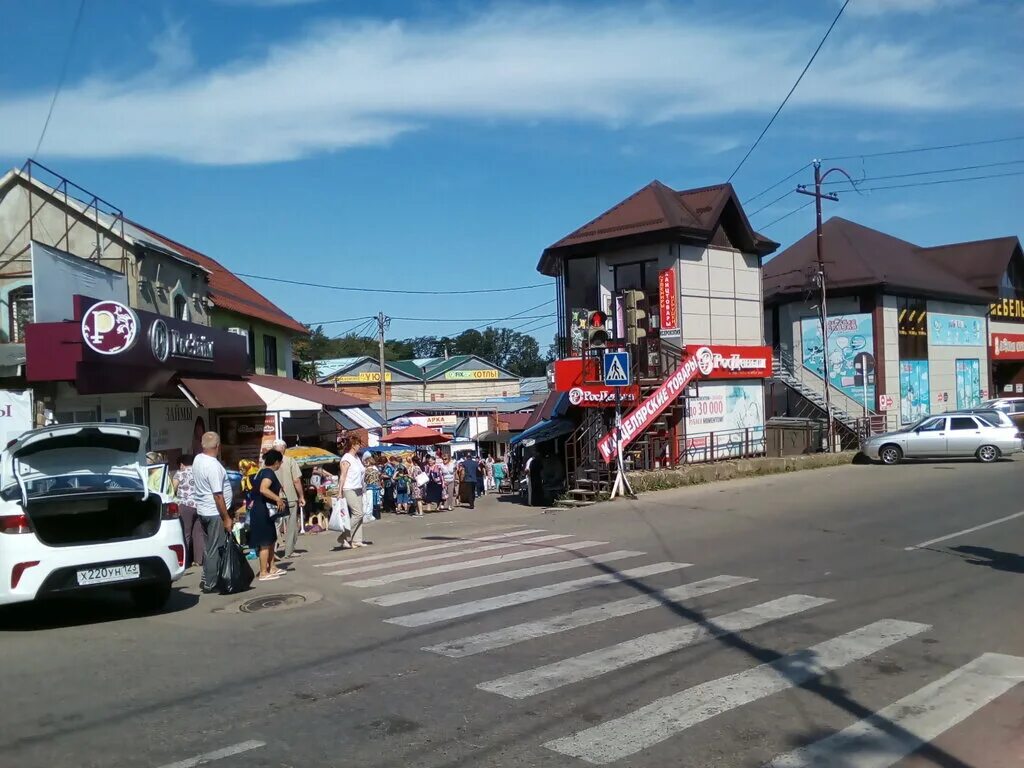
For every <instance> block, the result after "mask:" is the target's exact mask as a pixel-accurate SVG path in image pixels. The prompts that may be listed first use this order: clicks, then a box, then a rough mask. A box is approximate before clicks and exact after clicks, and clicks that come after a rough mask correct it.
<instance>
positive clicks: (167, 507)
mask: <svg viewBox="0 0 1024 768" xmlns="http://www.w3.org/2000/svg"><path fill="white" fill-rule="evenodd" d="M161 517H162V518H163V519H164V520H177V519H178V505H177V504H175V503H174V502H173V501H171V502H168V503H167V504H164V512H163V515H161Z"/></svg>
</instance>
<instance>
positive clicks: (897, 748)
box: [768, 653, 1024, 768]
mask: <svg viewBox="0 0 1024 768" xmlns="http://www.w3.org/2000/svg"><path fill="white" fill-rule="evenodd" d="M1021 681H1024V658H1020V657H1018V656H1004V655H1002V654H998V653H986V654H984V655H982V656H980V657H979V658H977V659H975V660H974V661H972V662H970V663H969V664H967V665H966V666H963V667H960V669H956V670H954V671H953V672H950V673H949V674H948V675H946V676H945V677H943V678H942V679H940V680H936V681H935V682H934V683H930V684H929V685H926V686H925V687H924V688H921V689H920V690H918V691H916V692H914V693H912V694H910V695H909V696H906V697H904V698H902V699H900V700H899V701H897V702H896V703H895V704H890V705H889V706H888V707H884V708H883V709H880V710H879V711H878V712H876V713H875V714H874V715H872V716H871V717H868V718H866V719H864V720H861V721H860V722H858V723H856V724H855V725H852V726H850V727H849V728H846V729H845V730H842V731H840V732H839V733H836V734H833V735H832V736H828V737H827V738H824V739H822V740H821V741H817V742H815V743H813V744H809V745H808V746H806V747H801V748H800V749H797V750H795V751H793V752H790V753H789V754H786V755H781V756H779V757H777V758H775V759H774V760H772V761H771V763H769V764H768V768H818V766H828V765H851V766H854V765H855V766H857V768H889V766H891V765H893V764H894V763H895V762H896V761H898V760H901V759H903V758H904V757H906V756H907V755H909V754H910V753H912V752H914V751H916V750H917V749H919V748H920V747H922V746H923V745H924V744H927V743H928V742H930V741H932V740H933V739H935V738H937V737H938V736H939V735H941V734H942V733H944V732H945V731H947V730H949V729H950V728H952V727H953V726H954V725H956V724H957V723H960V722H962V721H963V720H965V719H966V718H968V717H969V716H970V715H971V714H973V713H974V712H976V711H977V710H979V709H981V708H982V707H983V706H985V705H986V704H988V703H989V702H991V701H993V700H994V699H995V698H997V697H998V696H1001V695H1003V694H1004V693H1006V692H1007V691H1009V690H1010V689H1011V688H1013V687H1014V686H1016V685H1018V684H1019V683H1020V682H1021Z"/></svg>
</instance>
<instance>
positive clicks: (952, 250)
mask: <svg viewBox="0 0 1024 768" xmlns="http://www.w3.org/2000/svg"><path fill="white" fill-rule="evenodd" d="M1020 250H1021V246H1020V239H1019V238H1016V237H994V238H992V239H990V240H975V241H972V242H969V243H952V244H950V245H936V246H933V247H931V248H921V249H919V252H920V253H921V254H922V255H923V256H925V257H927V258H928V259H929V260H931V261H933V262H935V263H936V264H938V265H939V266H941V267H942V268H943V269H945V270H947V271H949V272H952V273H953V274H954V275H959V276H960V277H962V278H963V279H964V280H966V281H967V282H969V283H970V284H971V285H973V286H975V287H978V288H992V289H995V288H998V287H999V282H1000V280H1002V277H1003V275H1004V274H1005V273H1006V268H1007V267H1008V266H1009V264H1010V259H1011V258H1013V254H1014V252H1020Z"/></svg>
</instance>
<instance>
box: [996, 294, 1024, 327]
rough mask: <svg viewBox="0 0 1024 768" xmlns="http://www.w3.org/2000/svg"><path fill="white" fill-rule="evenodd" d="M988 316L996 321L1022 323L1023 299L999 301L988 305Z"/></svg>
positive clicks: (1023, 320)
mask: <svg viewBox="0 0 1024 768" xmlns="http://www.w3.org/2000/svg"><path fill="white" fill-rule="evenodd" d="M988 314H989V316H990V317H993V318H995V319H997V320H1010V321H1011V322H1015V323H1024V299H1000V300H999V301H997V302H995V303H993V304H990V305H989V307H988Z"/></svg>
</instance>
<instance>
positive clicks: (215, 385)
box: [178, 378, 264, 410]
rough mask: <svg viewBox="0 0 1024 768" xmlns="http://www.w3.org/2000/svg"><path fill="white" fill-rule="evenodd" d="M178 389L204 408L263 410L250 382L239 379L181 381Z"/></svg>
mask: <svg viewBox="0 0 1024 768" xmlns="http://www.w3.org/2000/svg"><path fill="white" fill-rule="evenodd" d="M178 389H180V390H181V393H182V394H183V395H184V396H185V399H187V400H189V401H190V402H192V403H193V404H194V405H196V406H197V407H198V406H201V407H203V408H258V409H259V410H263V407H264V402H263V400H262V399H260V396H259V395H257V394H256V393H255V392H254V391H253V389H252V387H250V386H249V384H248V382H245V381H241V380H239V379H188V378H182V379H180V380H179V383H178Z"/></svg>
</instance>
